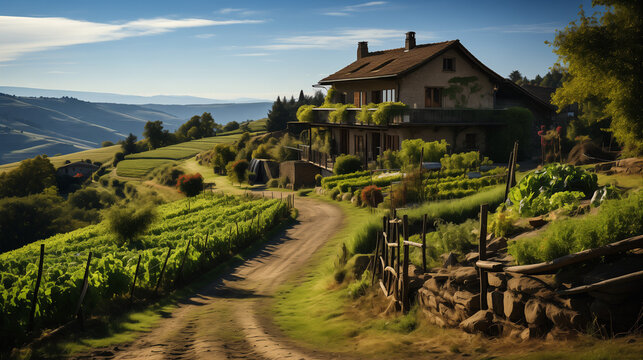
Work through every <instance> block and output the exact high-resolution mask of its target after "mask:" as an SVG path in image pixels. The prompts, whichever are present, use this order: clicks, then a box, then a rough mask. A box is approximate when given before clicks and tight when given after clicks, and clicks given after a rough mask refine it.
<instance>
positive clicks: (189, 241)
mask: <svg viewBox="0 0 643 360" xmlns="http://www.w3.org/2000/svg"><path fill="white" fill-rule="evenodd" d="M191 242H192V238H189V239H188V246H187V247H186V248H185V254H183V259H182V260H181V266H179V271H178V272H177V274H176V280H175V281H174V286H175V287H176V283H179V282H180V280H181V275H182V274H181V273H182V272H183V265H184V264H185V259H186V258H187V257H188V251H190V243H191Z"/></svg>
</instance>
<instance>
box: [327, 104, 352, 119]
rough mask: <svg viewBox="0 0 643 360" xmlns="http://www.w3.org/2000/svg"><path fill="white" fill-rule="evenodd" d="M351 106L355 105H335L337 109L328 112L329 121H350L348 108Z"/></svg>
mask: <svg viewBox="0 0 643 360" xmlns="http://www.w3.org/2000/svg"><path fill="white" fill-rule="evenodd" d="M351 107H353V105H351V104H345V105H341V104H340V105H338V106H335V110H333V111H331V112H330V113H329V114H328V122H331V123H334V124H346V123H347V122H348V109H349V108H351Z"/></svg>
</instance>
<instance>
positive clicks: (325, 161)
mask: <svg viewBox="0 0 643 360" xmlns="http://www.w3.org/2000/svg"><path fill="white" fill-rule="evenodd" d="M299 148H300V149H301V152H300V154H301V155H300V156H301V160H304V161H308V162H309V163H312V164H315V165H317V166H319V167H320V168H322V169H325V170H328V171H331V172H332V171H333V165H335V156H331V155H330V154H327V153H325V152H321V151H317V150H312V149H311V148H310V146H308V145H299Z"/></svg>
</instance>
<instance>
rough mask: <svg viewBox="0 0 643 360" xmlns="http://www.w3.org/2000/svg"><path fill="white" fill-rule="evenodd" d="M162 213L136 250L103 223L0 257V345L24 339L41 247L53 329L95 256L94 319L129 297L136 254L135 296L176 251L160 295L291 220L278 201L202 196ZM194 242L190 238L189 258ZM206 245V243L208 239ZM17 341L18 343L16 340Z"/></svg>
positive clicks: (42, 300) (40, 313)
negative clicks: (282, 221) (121, 243)
mask: <svg viewBox="0 0 643 360" xmlns="http://www.w3.org/2000/svg"><path fill="white" fill-rule="evenodd" d="M187 201H188V200H181V201H177V202H173V203H169V204H165V205H161V206H159V207H158V208H157V209H156V213H157V220H156V221H155V222H154V223H153V224H152V226H151V227H150V229H149V230H148V231H147V232H146V233H145V234H144V235H143V236H141V237H140V238H139V239H138V240H137V241H136V244H132V245H129V246H118V245H117V242H116V241H114V240H115V235H114V234H112V233H111V232H110V231H109V230H108V226H107V224H105V223H100V224H97V225H92V226H88V227H85V228H82V229H78V230H75V231H72V232H69V233H65V234H59V235H56V236H53V237H51V238H49V239H45V240H41V241H38V242H35V243H32V244H29V245H27V246H24V247H22V248H20V249H17V250H14V251H10V252H7V253H4V254H1V255H0V338H1V339H4V340H0V346H2V347H3V348H4V347H6V346H10V345H12V344H11V342H12V341H13V340H17V337H16V336H14V335H15V334H24V333H25V329H26V326H27V321H28V315H29V311H30V309H31V307H32V298H33V291H34V283H35V279H36V276H37V272H38V259H39V253H40V244H45V257H44V259H45V260H44V266H43V276H42V283H41V285H40V289H39V292H38V293H39V296H38V306H37V307H36V321H37V322H36V325H37V326H38V327H53V326H57V325H59V324H61V323H63V322H66V321H68V320H70V319H71V318H72V317H73V314H72V312H73V311H74V310H73V309H75V307H76V302H77V301H78V298H79V295H80V292H81V290H82V283H83V275H84V271H85V264H86V261H87V257H88V254H89V252H90V251H91V252H92V260H91V263H90V267H89V269H90V271H89V281H88V283H89V290H88V292H87V295H86V297H85V300H84V302H83V307H84V309H86V310H85V311H86V312H89V313H101V312H106V309H107V308H108V307H110V306H114V304H118V303H119V301H122V300H123V299H124V297H125V296H126V295H125V294H127V292H128V290H129V289H130V286H131V284H132V280H133V277H134V271H135V267H136V264H137V261H138V256H139V255H141V264H140V269H139V273H138V274H139V275H138V278H137V283H136V287H137V289H138V290H137V294H141V295H142V296H145V295H146V294H148V295H149V294H150V293H151V292H152V290H153V289H154V287H155V285H156V283H157V281H158V280H159V275H160V272H161V268H162V265H163V262H164V261H165V257H166V256H167V253H168V250H170V249H172V251H171V255H170V257H169V261H168V263H167V268H166V270H165V274H164V275H163V277H162V282H161V289H167V288H168V287H169V286H170V285H173V282H174V280H175V279H177V277H178V276H179V273H178V272H179V268H180V264H181V262H182V259H183V257H184V256H185V257H186V260H185V264H184V267H183V270H182V274H183V275H184V276H185V277H186V278H188V277H190V276H194V275H196V274H198V273H199V272H202V271H204V270H206V269H208V268H210V267H212V266H214V265H216V264H218V263H220V262H221V261H223V260H225V259H226V258H227V257H229V256H230V254H231V253H234V252H236V251H238V250H240V249H241V248H243V247H245V246H247V245H248V244H249V243H250V242H252V241H254V240H256V239H257V238H259V237H260V236H261V234H264V233H266V231H268V230H269V229H271V228H272V227H274V226H275V225H276V224H277V223H278V222H279V221H280V219H281V218H283V217H284V216H286V206H285V204H284V203H283V202H281V201H279V200H268V199H250V198H246V197H235V196H224V195H213V194H204V195H202V196H200V197H198V198H197V199H196V200H194V199H193V200H191V201H190V206H189V208H188V202H187ZM188 240H191V245H190V248H189V251H188V253H187V255H185V254H186V248H187V246H188ZM206 240H207V241H206ZM11 339H13V340H11Z"/></svg>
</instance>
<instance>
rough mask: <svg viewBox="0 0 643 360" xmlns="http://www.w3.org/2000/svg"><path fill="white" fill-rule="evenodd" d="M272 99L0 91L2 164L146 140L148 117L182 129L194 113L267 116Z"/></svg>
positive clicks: (225, 117) (223, 119)
mask: <svg viewBox="0 0 643 360" xmlns="http://www.w3.org/2000/svg"><path fill="white" fill-rule="evenodd" d="M269 108H270V103H263V102H262V103H244V104H206V105H154V104H149V105H128V104H111V103H93V102H87V101H82V100H78V99H74V98H68V97H65V98H45V97H18V96H11V95H6V94H0V140H1V141H0V164H3V163H10V162H15V161H20V160H22V159H25V158H31V157H34V156H36V155H40V154H47V155H49V156H52V155H56V154H67V153H73V152H78V151H82V150H89V149H93V148H97V147H98V146H100V143H101V142H102V141H105V140H109V141H112V142H116V141H118V140H120V139H123V138H124V137H125V136H127V134H129V133H133V134H134V135H136V136H138V137H139V138H141V136H142V132H143V126H144V125H145V123H146V122H147V121H156V120H160V121H163V124H164V126H165V128H167V129H169V130H170V131H174V130H176V129H177V128H178V127H179V126H180V125H181V124H182V123H184V122H185V121H187V120H188V119H189V118H190V117H192V116H193V115H200V114H202V113H204V112H210V113H211V114H212V116H213V117H214V119H215V121H216V122H217V123H220V124H225V123H228V122H230V121H232V120H235V121H238V122H242V121H246V120H247V119H257V118H261V117H264V116H266V113H267V112H268V109H269Z"/></svg>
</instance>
